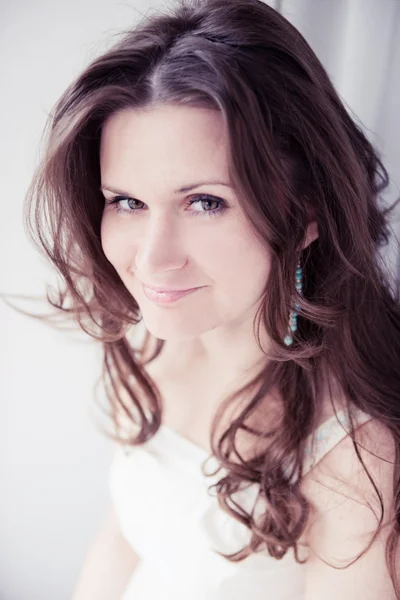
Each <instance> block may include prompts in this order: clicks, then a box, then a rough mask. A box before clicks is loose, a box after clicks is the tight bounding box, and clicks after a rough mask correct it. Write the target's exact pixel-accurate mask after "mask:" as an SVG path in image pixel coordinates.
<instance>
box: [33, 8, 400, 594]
mask: <svg viewBox="0 0 400 600" xmlns="http://www.w3.org/2000/svg"><path fill="white" fill-rule="evenodd" d="M49 126H50V127H49V136H48V140H47V146H46V152H45V155H44V157H43V161H42V163H41V165H40V168H39V169H38V172H37V174H36V176H35V178H34V180H33V182H32V186H31V188H30V191H29V194H28V199H27V200H28V204H29V210H30V215H32V217H31V218H30V219H29V223H30V227H31V230H32V233H35V234H36V239H38V240H39V243H40V246H41V247H42V248H44V249H45V251H46V252H47V254H48V256H49V258H50V259H51V261H52V262H53V263H54V265H55V266H56V268H57V269H58V271H59V273H60V274H61V275H62V277H63V279H64V282H65V289H64V290H62V291H61V292H60V295H59V298H58V299H57V300H53V301H52V303H53V304H54V306H57V307H58V308H59V309H61V310H63V311H64V312H66V313H67V314H68V315H69V316H70V317H71V318H73V319H75V320H76V321H77V322H78V323H79V325H80V326H81V327H82V328H83V329H84V330H85V331H86V332H87V333H88V334H89V335H91V336H93V337H95V338H97V339H99V340H100V341H101V342H102V344H103V346H104V383H105V387H106V390H107V394H108V399H109V402H110V406H111V415H112V421H113V424H114V430H115V431H114V433H108V434H107V435H109V436H110V437H111V438H112V439H113V440H114V441H115V444H114V446H115V454H114V460H113V465H112V469H111V472H110V489H111V494H112V499H113V508H112V511H111V513H110V519H109V522H108V523H107V524H106V525H105V526H104V528H103V529H102V532H101V533H100V534H99V537H98V538H96V542H95V544H94V545H93V550H92V552H91V553H90V557H88V559H87V562H86V564H85V568H84V569H83V571H82V575H81V578H80V580H79V583H78V585H77V588H76V590H75V595H74V600H78V599H79V600H81V599H82V598H85V600H90V599H92V598H93V599H94V598H96V600H99V599H100V598H101V599H102V600H105V599H111V598H113V599H114V598H117V597H118V598H119V597H120V598H123V599H124V600H133V599H134V600H145V599H146V600H147V599H150V598H151V599H155V598H161V597H162V598H174V599H176V598H191V599H192V600H193V599H207V600H210V599H215V600H225V599H228V598H229V600H233V599H235V598H243V596H244V595H246V596H248V597H249V598H250V597H251V598H253V599H258V598H260V599H261V598H263V599H264V598H274V600H283V599H289V598H291V599H296V600H297V599H300V598H301V599H304V600H316V599H318V600H319V599H320V598H324V600H331V599H335V600H336V598H338V597H340V598H341V599H342V600H356V599H358V598H360V599H361V598H362V599H363V600H365V599H366V598H369V599H371V600H373V599H374V600H375V599H376V600H378V599H379V600H381V599H382V598H385V599H387V600H392V599H395V598H396V599H399V598H400V582H399V577H398V569H397V572H396V565H397V566H398V564H399V558H400V554H399V543H398V541H399V528H400V465H399V449H400V385H399V384H400V371H399V356H400V341H399V340H400V335H399V334H400V309H399V306H400V303H399V297H398V290H394V289H392V287H391V285H392V284H391V283H390V280H389V274H388V273H387V272H385V269H384V265H383V264H382V261H381V259H380V255H379V247H380V246H381V245H382V244H384V243H385V242H387V241H388V213H389V210H388V209H386V210H383V208H382V206H381V205H380V197H379V194H380V192H381V191H382V190H383V189H385V188H386V187H387V185H388V175H387V172H386V170H385V168H384V166H383V164H382V163H381V161H380V159H379V156H378V153H377V151H376V149H374V148H373V147H372V145H371V144H370V143H369V141H368V140H367V138H366V137H365V135H364V134H363V133H362V131H361V129H360V128H359V127H358V126H357V125H356V124H355V123H354V121H353V120H352V119H351V118H350V116H349V115H348V113H347V112H346V110H345V108H344V106H343V104H342V103H341V101H340V99H339V97H338V95H337V93H336V92H335V90H334V88H333V86H332V83H331V82H330V80H329V78H328V76H327V74H326V72H325V70H324V68H323V67H322V65H321V64H320V62H319V61H318V59H317V58H316V56H315V54H314V53H313V51H312V50H311V48H310V47H309V45H308V44H307V42H306V41H305V40H304V38H303V37H302V36H301V35H300V33H299V32H298V31H297V30H296V29H295V28H294V27H293V26H292V25H291V24H290V23H289V22H288V21H286V20H285V19H284V18H283V17H282V16H281V15H280V14H279V13H277V12H275V11H274V10H273V9H272V8H270V7H268V6H267V5H265V4H264V3H262V2H261V1H259V0H204V1H198V2H181V3H179V4H177V5H176V6H175V7H174V8H173V9H171V10H169V11H166V12H165V13H159V14H155V15H152V16H148V17H147V18H146V19H143V21H142V22H141V23H140V24H139V25H138V26H136V27H135V28H134V29H132V30H130V31H127V32H125V33H124V34H123V35H122V37H121V39H120V40H119V41H118V42H117V43H116V44H115V45H114V46H113V47H112V48H111V49H110V50H108V51H107V52H106V53H105V54H103V55H102V56H100V57H99V58H97V59H96V60H94V61H93V62H92V63H91V64H90V65H89V66H88V67H87V68H86V70H85V71H84V72H83V73H82V74H81V75H80V76H79V77H78V78H77V79H76V81H74V82H73V83H72V84H71V86H70V87H69V88H68V89H67V90H66V91H65V93H64V94H63V95H62V97H61V98H60V100H59V102H58V103H57V105H56V107H55V110H54V114H53V115H52V117H51V121H50V123H49ZM157 290H158V291H157ZM160 290H161V291H160ZM182 291H184V292H185V293H182ZM139 334H143V335H144V338H143V340H141V339H140V335H139ZM209 455H212V456H211V458H212V459H213V460H214V465H215V467H216V469H215V470H214V471H211V472H210V471H209V470H207V469H206V468H205V467H206V465H207V463H208V461H206V458H207V457H209ZM211 482H213V485H212V484H211ZM207 488H208V491H209V492H210V493H208V494H207ZM211 490H213V493H212V494H211ZM253 509H254V510H253Z"/></svg>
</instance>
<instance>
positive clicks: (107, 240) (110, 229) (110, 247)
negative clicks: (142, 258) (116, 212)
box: [100, 216, 129, 271]
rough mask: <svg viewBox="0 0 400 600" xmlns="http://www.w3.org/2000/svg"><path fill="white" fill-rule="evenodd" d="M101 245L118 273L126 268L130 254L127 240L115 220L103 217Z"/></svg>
mask: <svg viewBox="0 0 400 600" xmlns="http://www.w3.org/2000/svg"><path fill="white" fill-rule="evenodd" d="M100 236H101V245H102V248H103V252H104V254H105V256H106V258H107V259H108V260H109V261H110V263H111V264H112V265H113V266H114V267H115V269H116V270H117V271H119V270H121V269H122V268H123V267H124V262H125V263H126V262H127V260H128V256H129V252H128V251H127V247H126V241H127V240H126V239H125V237H126V236H124V234H123V231H121V228H120V227H119V226H118V223H116V222H115V219H113V218H109V217H107V216H105V217H103V219H102V221H101V227H100Z"/></svg>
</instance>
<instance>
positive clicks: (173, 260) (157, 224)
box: [135, 218, 187, 281]
mask: <svg viewBox="0 0 400 600" xmlns="http://www.w3.org/2000/svg"><path fill="white" fill-rule="evenodd" d="M135 235H136V236H139V237H138V238H137V244H136V255H135V265H136V269H137V272H139V273H141V274H142V276H143V277H147V280H150V281H151V280H152V279H151V278H152V276H153V275H155V276H157V274H159V273H163V272H164V271H170V270H175V269H180V268H182V266H183V265H184V264H185V263H186V262H187V254H186V251H185V244H183V243H182V241H181V235H180V234H179V232H178V230H177V227H176V226H175V225H174V224H173V223H172V221H168V220H167V219H166V218H164V219H162V218H157V219H154V220H153V221H152V222H151V223H150V221H149V223H148V226H147V227H145V228H144V230H143V232H142V233H141V234H140V233H139V232H136V233H135Z"/></svg>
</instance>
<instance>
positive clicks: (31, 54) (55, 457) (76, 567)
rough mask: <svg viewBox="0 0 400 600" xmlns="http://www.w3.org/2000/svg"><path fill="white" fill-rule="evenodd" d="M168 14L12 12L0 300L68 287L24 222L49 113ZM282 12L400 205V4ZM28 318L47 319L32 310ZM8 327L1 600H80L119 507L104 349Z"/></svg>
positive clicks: (0, 46) (7, 7)
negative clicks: (90, 553)
mask: <svg viewBox="0 0 400 600" xmlns="http://www.w3.org/2000/svg"><path fill="white" fill-rule="evenodd" d="M269 3H270V4H272V5H274V2H273V1H272V0H271V2H269ZM160 4H169V3H168V1H165V2H164V3H161V2H156V1H155V2H149V0H147V2H146V1H145V0H143V1H141V2H139V1H138V0H131V2H130V3H129V4H128V3H125V2H114V1H112V0H79V1H78V0H69V1H68V2H62V3H61V2H54V1H53V2H50V1H49V0H35V2H29V1H28V0H14V2H12V3H11V2H7V3H5V2H4V0H3V1H2V3H1V4H0V57H1V58H0V86H1V88H0V90H1V94H0V103H1V111H0V184H1V218H0V292H2V293H8V294H24V295H43V294H44V292H45V285H46V282H52V281H53V282H54V281H55V279H54V276H53V274H52V272H51V270H50V268H49V267H48V266H47V265H46V263H45V260H44V259H43V258H42V257H41V256H40V255H39V254H38V252H37V251H36V250H35V248H34V247H33V245H32V244H31V242H29V241H28V239H27V236H26V233H25V231H24V227H23V220H22V210H23V201H24V196H25V193H26V189H27V187H28V185H29V182H30V178H31V176H32V173H33V169H34V166H35V165H36V163H37V160H38V153H39V148H40V139H41V135H42V131H43V127H44V124H45V121H46V117H47V115H48V113H49V112H50V110H51V108H52V107H53V105H54V103H55V102H56V100H57V99H58V97H59V96H60V95H61V93H62V92H63V90H64V89H65V88H66V86H67V85H68V84H69V83H70V81H71V80H72V78H73V77H75V76H76V75H77V74H78V73H79V72H80V71H81V70H82V69H83V68H84V67H85V66H86V64H87V63H88V62H89V61H90V60H92V59H93V58H94V57H95V56H97V55H98V54H100V53H101V52H102V51H103V50H105V49H106V47H107V46H109V45H110V44H111V43H112V35H113V34H114V33H116V32H118V30H120V29H122V28H123V29H126V28H127V27H128V26H129V25H133V24H134V23H135V21H136V20H137V19H138V18H141V16H142V15H143V14H144V13H145V12H147V11H148V10H149V9H150V10H152V8H153V7H156V6H157V5H160ZM275 6H276V7H278V8H279V7H280V9H281V10H282V12H283V14H284V15H285V16H286V17H287V18H288V19H289V20H291V21H292V22H293V23H294V25H295V26H296V27H298V28H299V29H300V31H301V32H302V33H303V35H304V36H305V37H306V39H307V40H308V41H309V43H310V44H311V46H312V47H313V48H314V50H315V51H316V53H317V55H318V56H319V57H320V59H321V60H322V62H323V64H324V65H325V67H326V68H327V70H328V72H329V74H330V76H331V78H332V80H333V82H334V84H335V86H336V88H337V89H338V91H339V93H340V94H341V96H342V98H343V99H344V100H345V101H346V103H347V104H348V107H349V108H351V110H352V111H354V113H355V114H356V115H357V116H358V117H359V119H360V120H361V122H362V123H363V124H364V125H365V127H366V128H367V134H368V135H369V136H370V137H371V139H372V138H374V140H375V142H376V144H377V145H378V147H379V148H380V150H381V151H382V152H383V154H384V160H385V164H386V166H387V168H388V169H389V173H390V174H391V176H392V179H393V184H392V187H391V189H390V190H389V193H388V194H387V199H388V201H392V200H393V199H394V197H395V196H397V195H399V193H400V192H399V190H398V183H399V181H400V151H399V148H398V140H399V138H400V125H399V119H398V116H397V115H396V112H395V104H396V101H397V99H398V98H399V97H400V72H399V71H400V66H399V65H400V42H399V40H400V35H399V33H400V3H399V2H398V1H397V0H284V1H283V2H278V0H276V2H275ZM396 31H397V39H396ZM395 226H396V227H397V235H399V225H398V224H397V225H395ZM396 252H397V247H396V245H395V243H394V242H392V244H391V246H390V247H389V249H388V252H387V253H386V256H387V260H388V261H389V264H390V265H391V267H390V268H391V269H392V270H393V271H394V269H395V268H396V267H395V260H396V259H397V254H396ZM18 306H19V307H21V308H26V309H29V310H36V309H37V310H39V311H46V310H47V308H46V306H45V305H44V304H39V303H38V304H35V303H32V302H29V303H26V304H25V303H21V302H18ZM0 328H1V329H0V333H1V338H0V339H1V344H0V399H1V403H0V411H1V412H0V457H1V459H0V470H1V471H0V477H1V494H0V600H11V599H12V600H36V599H38V600H39V599H40V600H54V599H55V598H56V599H57V600H66V599H68V598H70V596H71V591H72V589H73V586H74V584H75V581H76V579H77V577H78V573H79V571H80V569H81V567H82V564H83V561H84V558H85V556H86V553H87V550H88V548H89V545H90V543H91V541H92V539H93V536H94V534H95V532H96V530H97V528H98V527H99V526H100V524H101V521H102V519H103V518H104V517H105V515H106V512H107V511H108V508H109V493H108V481H107V474H108V467H109V463H110V458H111V444H110V442H109V441H108V440H107V439H106V438H105V437H104V436H103V435H102V434H101V433H100V432H99V429H98V428H97V426H96V419H97V420H98V419H101V413H100V409H97V408H96V404H95V401H94V386H95V383H96V380H97V379H98V377H99V375H100V369H101V348H100V347H98V346H97V345H96V344H95V343H93V342H92V341H91V340H90V339H87V338H85V337H84V336H83V335H81V334H78V333H67V332H65V331H61V332H60V331H57V330H53V329H51V328H49V327H46V326H44V325H42V324H41V323H40V322H37V321H34V320H32V319H29V318H26V317H23V316H21V315H20V314H18V313H16V312H15V311H13V310H12V309H10V308H9V307H7V306H5V305H4V304H3V303H1V302H0ZM102 422H103V421H102Z"/></svg>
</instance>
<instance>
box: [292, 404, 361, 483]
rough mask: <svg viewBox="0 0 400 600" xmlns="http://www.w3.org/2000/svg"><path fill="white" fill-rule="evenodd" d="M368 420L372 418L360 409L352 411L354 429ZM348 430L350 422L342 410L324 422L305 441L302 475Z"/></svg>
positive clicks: (344, 435)
mask: <svg viewBox="0 0 400 600" xmlns="http://www.w3.org/2000/svg"><path fill="white" fill-rule="evenodd" d="M370 419H372V416H371V415H369V414H368V413H365V412H364V411H361V410H360V409H356V410H355V411H354V419H353V420H354V426H355V427H359V426H360V425H362V424H363V423H366V422H367V421H369V420H370ZM349 430H350V422H349V420H348V417H347V415H346V413H345V411H344V410H340V411H338V413H337V414H335V415H332V417H330V418H329V419H327V420H326V421H324V423H322V424H321V425H320V426H319V427H318V428H317V430H316V431H315V432H314V434H313V435H311V436H310V437H309V439H308V440H307V445H306V448H305V456H304V470H303V474H305V473H307V472H308V471H309V470H310V469H312V468H313V467H315V465H316V464H317V463H318V462H319V461H320V460H321V459H322V458H323V457H324V456H325V454H327V453H328V452H329V451H330V450H332V448H334V447H335V446H336V444H338V443H339V442H340V441H341V440H343V439H344V438H345V437H346V436H347V435H348V433H349Z"/></svg>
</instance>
